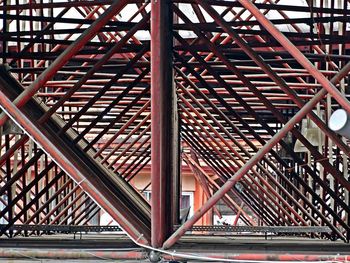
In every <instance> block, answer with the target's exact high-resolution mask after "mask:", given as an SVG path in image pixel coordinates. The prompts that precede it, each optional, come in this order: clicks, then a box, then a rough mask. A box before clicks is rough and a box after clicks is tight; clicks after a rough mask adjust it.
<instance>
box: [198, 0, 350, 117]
mask: <svg viewBox="0 0 350 263" xmlns="http://www.w3.org/2000/svg"><path fill="white" fill-rule="evenodd" d="M203 2H206V1H203ZM239 2H240V3H241V5H242V6H243V7H245V8H246V9H248V10H249V11H250V12H251V13H252V14H253V15H254V17H255V18H256V19H257V20H258V21H259V22H260V24H261V25H262V26H263V27H264V28H265V29H266V30H267V31H268V32H270V34H271V35H272V36H273V37H274V38H275V39H276V40H277V41H278V42H279V43H280V44H281V45H282V46H283V47H284V48H285V49H286V50H287V51H288V52H289V53H290V54H291V55H292V56H293V57H294V58H295V59H296V60H297V61H298V62H299V63H300V65H302V66H303V67H304V68H305V69H306V70H307V71H308V72H309V73H310V74H311V75H312V76H313V77H314V78H315V79H317V81H318V82H319V83H320V84H321V85H322V87H323V88H324V89H326V90H327V91H328V92H329V93H330V94H331V95H332V96H333V97H334V99H335V100H336V101H337V102H338V103H339V104H340V105H341V106H342V107H343V108H344V109H345V110H346V111H347V112H350V102H349V101H348V100H347V99H346V98H345V97H344V95H343V94H342V93H341V92H340V91H339V90H338V89H337V88H336V87H335V86H334V85H333V84H332V83H331V82H330V81H329V80H328V79H327V78H326V77H325V76H324V75H323V74H322V73H321V72H319V71H318V69H317V68H316V67H315V66H314V65H313V64H312V63H311V62H310V61H309V60H308V59H307V58H306V57H305V56H304V55H303V53H301V51H300V50H299V49H298V48H297V47H296V46H295V45H293V43H291V42H290V40H289V39H288V38H287V37H286V36H284V35H283V33H282V32H281V31H279V30H278V29H277V27H276V26H275V25H274V24H272V22H271V21H269V20H268V19H267V18H266V17H265V16H264V15H263V14H262V13H261V12H260V10H259V9H258V8H257V7H256V6H255V5H254V4H253V3H252V2H251V1H250V0H239Z"/></svg>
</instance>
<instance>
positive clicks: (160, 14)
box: [151, 0, 179, 247]
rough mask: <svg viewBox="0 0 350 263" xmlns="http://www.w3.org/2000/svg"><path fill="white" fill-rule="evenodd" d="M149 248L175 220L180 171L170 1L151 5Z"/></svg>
mask: <svg viewBox="0 0 350 263" xmlns="http://www.w3.org/2000/svg"><path fill="white" fill-rule="evenodd" d="M151 8H152V9H151V114H152V115H151V116H152V117H151V118H152V125H151V130H152V131H151V132H152V142H151V143H152V144H151V145H152V146H151V158H152V159H151V160H152V168H151V183H152V186H151V187H152V197H151V199H152V200H151V203H152V224H151V226H152V231H151V233H152V246H153V247H161V246H162V245H163V242H164V241H165V240H166V239H167V238H168V237H169V235H170V234H171V232H172V230H173V229H172V228H173V224H174V223H176V221H177V220H178V197H179V180H178V178H179V176H178V174H179V169H178V163H179V161H178V137H177V136H178V126H177V116H176V114H177V111H176V96H175V90H174V80H173V68H172V43H173V38H172V21H173V20H172V19H173V18H172V10H171V1H169V0H152V5H151Z"/></svg>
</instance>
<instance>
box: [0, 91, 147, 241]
mask: <svg viewBox="0 0 350 263" xmlns="http://www.w3.org/2000/svg"><path fill="white" fill-rule="evenodd" d="M0 104H1V108H2V109H3V110H4V111H5V112H6V113H7V114H9V115H10V116H11V117H12V118H13V120H14V121H15V122H16V123H17V124H18V125H19V126H20V127H22V128H23V129H24V130H25V131H26V132H27V133H28V134H30V135H31V136H33V138H34V139H35V141H36V142H37V143H38V144H39V145H40V146H41V147H42V148H43V149H45V151H47V153H48V154H49V155H50V156H52V157H53V158H54V160H55V162H57V163H58V164H59V165H60V166H61V167H62V168H64V169H65V171H66V172H67V174H69V175H70V176H71V177H72V178H74V180H75V181H76V182H78V184H79V185H80V186H81V187H82V188H83V189H84V190H85V191H86V192H87V193H88V194H89V195H90V196H91V197H92V198H93V199H94V200H95V201H96V202H97V203H99V204H100V205H102V206H103V208H104V209H105V211H107V212H108V213H109V214H110V215H111V216H112V217H113V218H115V219H116V220H117V219H118V220H117V221H118V222H119V223H120V225H121V226H122V227H123V229H124V230H125V231H126V232H127V233H128V234H129V235H130V236H131V237H132V238H133V239H134V240H138V242H139V243H143V244H148V240H147V239H146V238H145V237H144V236H143V233H140V232H139V231H138V229H136V228H135V226H133V225H132V224H130V222H129V220H128V219H127V218H125V217H124V216H123V215H122V214H121V213H120V212H119V211H117V210H116V208H115V205H113V204H112V203H111V202H110V201H109V200H108V199H107V198H106V197H104V195H103V193H102V192H100V191H99V190H98V189H97V188H96V187H95V186H94V185H93V184H91V183H90V182H89V181H88V180H86V177H85V176H84V175H83V174H81V172H80V171H79V170H78V169H77V167H75V165H74V164H73V163H72V161H73V160H69V159H68V158H67V157H66V156H65V155H64V154H63V153H62V152H61V151H60V150H59V149H58V148H57V147H56V146H55V145H53V144H52V143H51V142H50V140H49V139H48V138H47V137H46V136H45V135H44V134H43V132H41V131H40V130H39V128H38V127H36V126H35V125H34V124H33V122H31V121H30V120H29V119H28V118H27V117H26V116H25V115H24V114H23V113H22V112H21V111H20V110H19V109H18V108H17V107H16V105H14V103H13V102H11V101H10V100H9V99H8V98H7V96H6V95H5V94H4V93H3V92H1V91H0Z"/></svg>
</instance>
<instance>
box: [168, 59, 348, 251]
mask: <svg viewBox="0 0 350 263" xmlns="http://www.w3.org/2000/svg"><path fill="white" fill-rule="evenodd" d="M349 71H350V63H348V64H347V65H346V66H345V67H344V68H343V69H342V70H341V71H340V72H339V73H338V74H337V75H336V76H335V77H333V78H332V80H331V81H332V82H333V83H337V82H338V81H339V80H340V79H342V78H343V77H344V76H346V75H347V74H348V72H349ZM326 93H327V90H326V89H323V90H321V91H319V92H318V93H317V94H316V95H315V97H314V98H312V99H311V100H310V101H309V102H307V103H306V104H305V106H304V107H303V108H301V109H300V111H298V112H297V113H296V114H295V115H294V117H293V118H291V119H290V120H289V121H288V122H287V123H286V124H285V125H284V126H283V128H282V129H281V130H279V131H278V132H277V133H276V134H275V135H274V136H273V137H272V138H271V139H270V140H269V141H268V142H267V143H266V144H265V145H264V146H263V147H262V148H260V150H259V151H258V152H257V153H256V154H255V155H254V156H253V157H252V158H251V159H249V161H248V162H246V163H245V164H244V165H243V166H242V167H241V168H240V169H239V170H238V171H237V172H236V173H235V174H234V175H233V176H232V177H231V178H230V179H228V180H227V182H226V183H225V184H224V185H223V186H222V187H221V188H220V190H218V191H217V192H216V193H215V194H214V195H213V196H212V197H211V198H210V199H209V200H208V201H207V202H206V203H205V204H204V205H203V206H202V208H201V209H200V210H198V211H196V213H195V214H194V215H193V216H192V217H191V218H190V219H189V220H188V221H186V223H185V224H183V225H182V226H181V227H180V228H178V229H177V230H176V231H175V233H174V234H173V235H172V236H171V237H170V238H168V239H167V241H166V242H164V245H163V248H166V249H167V248H170V247H171V246H172V245H174V244H175V242H176V241H177V240H179V238H181V237H182V236H183V235H184V234H185V233H186V231H187V230H189V229H190V228H191V227H192V226H193V224H194V223H195V222H197V220H198V219H199V218H201V217H202V216H203V215H204V214H205V213H206V212H207V211H208V210H209V209H211V208H212V207H213V205H215V204H216V203H217V202H218V201H219V200H220V199H221V198H222V197H223V196H224V195H225V194H226V193H227V192H228V191H230V189H231V188H232V187H233V186H234V185H235V184H236V182H238V181H239V180H240V179H241V178H242V177H243V176H244V175H245V174H247V173H248V172H249V170H250V169H251V168H252V167H253V166H254V165H256V164H257V163H258V162H259V161H260V160H261V159H262V158H263V157H264V155H265V154H266V153H268V152H269V151H270V150H271V149H272V148H273V147H274V146H275V145H276V144H277V143H278V142H279V141H281V140H282V139H283V138H284V136H285V135H286V134H287V133H288V132H289V131H290V130H291V129H292V128H293V127H294V125H296V124H297V123H299V122H300V121H301V120H302V119H303V118H304V117H305V115H306V114H308V113H309V112H310V111H312V110H313V108H314V107H315V106H316V104H317V103H318V102H319V101H320V100H321V99H323V98H324V96H325V94H326ZM340 236H342V234H341V233H340Z"/></svg>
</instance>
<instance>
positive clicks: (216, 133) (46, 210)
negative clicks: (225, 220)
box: [0, 0, 350, 248]
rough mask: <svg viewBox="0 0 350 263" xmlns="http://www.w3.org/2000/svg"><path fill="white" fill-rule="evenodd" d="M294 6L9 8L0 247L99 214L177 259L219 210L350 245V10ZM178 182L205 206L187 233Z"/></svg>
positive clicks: (346, 6) (349, 6) (4, 9)
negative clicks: (336, 121)
mask: <svg viewBox="0 0 350 263" xmlns="http://www.w3.org/2000/svg"><path fill="white" fill-rule="evenodd" d="M288 2H289V1H282V0H261V1H258V0H256V1H248V0H239V1H216V0H215V1H214V0H213V1H209V0H206V1H203V0H201V1H200V0H189V1H151V2H150V3H149V2H148V1H146V2H145V1H126V0H115V1H110V0H100V1H60V2H58V1H52V0H48V1H44V0H41V1H36V0H35V1H25V0H3V1H1V11H0V19H1V21H2V22H1V27H2V31H1V35H0V38H1V43H2V45H1V52H2V64H3V66H2V68H1V75H0V92H1V93H0V97H1V98H0V106H1V108H2V113H1V115H0V125H1V127H2V130H1V157H0V165H1V178H0V180H1V182H0V202H1V206H0V207H1V211H0V218H1V220H2V222H1V223H2V224H3V225H2V227H1V230H0V235H6V236H10V237H12V236H16V235H32V234H36V232H35V231H31V232H30V231H29V232H28V231H27V230H23V231H16V230H14V228H13V226H14V225H29V224H31V225H89V224H90V225H91V224H93V222H94V221H93V219H94V218H95V217H96V215H98V213H99V211H100V208H102V209H103V210H105V211H106V212H107V213H108V214H109V215H110V216H111V217H112V218H113V219H114V220H116V221H117V222H118V223H119V224H120V226H121V227H122V228H123V230H125V232H126V233H127V234H128V235H129V236H130V237H131V238H132V239H133V240H137V242H139V243H141V244H146V245H152V246H153V247H163V248H170V247H172V246H173V245H174V244H175V243H176V242H177V241H178V240H179V238H181V237H182V236H183V235H184V234H185V232H186V231H188V230H190V229H191V228H192V226H193V225H194V224H195V223H196V222H197V221H198V220H199V219H200V218H201V217H202V216H203V215H204V214H205V213H206V212H208V211H213V212H214V213H215V214H216V215H218V216H219V217H220V216H221V213H220V211H219V209H218V207H217V206H216V205H217V203H218V202H219V201H220V203H223V204H225V205H226V206H227V207H229V208H230V209H231V210H232V211H233V212H232V213H233V214H235V215H236V217H237V220H238V218H240V219H241V220H242V222H243V223H244V224H245V225H247V226H252V227H254V226H258V225H263V226H315V227H320V226H325V227H328V228H329V230H330V232H328V233H317V234H315V235H312V236H313V237H317V238H328V239H340V240H344V241H349V239H350V218H349V212H350V206H349V190H350V182H349V176H348V171H349V169H348V157H349V153H350V147H349V143H348V141H347V139H346V138H343V137H340V136H338V135H337V134H335V133H334V132H333V131H331V130H330V129H329V128H328V120H329V117H330V115H331V114H332V112H333V111H334V110H336V109H338V108H343V109H345V110H346V111H348V112H350V103H349V101H348V96H349V95H348V94H349V77H348V72H349V71H350V64H349V63H348V62H349V58H350V54H349V52H350V51H349V50H350V47H349V43H350V39H349V36H350V35H349V30H350V25H349V17H350V1H348V0H338V1H335V0H330V1H318V0H312V1H303V0H299V1H295V4H296V5H288ZM181 167H182V170H183V169H187V170H189V171H191V173H192V174H193V176H194V178H195V180H196V181H197V182H198V184H199V185H201V187H202V191H203V192H204V195H205V197H206V200H207V201H206V202H204V203H203V206H202V208H201V209H200V210H198V211H195V212H194V215H193V216H192V217H191V218H190V219H188V221H187V222H186V223H185V224H182V225H180V226H179V224H180V222H179V218H180V215H179V207H180V204H179V202H180V201H179V196H180V185H181V184H180V181H181ZM149 169H151V180H150V181H149V182H148V184H147V186H146V187H145V188H144V189H141V190H140V189H138V188H137V187H136V186H135V185H134V184H133V181H134V180H135V178H137V177H141V176H143V174H144V172H145V171H149ZM149 186H151V188H152V200H151V202H152V204H149V203H148V202H147V200H145V199H144V198H143V197H142V193H143V192H144V191H146V190H147V189H149ZM151 206H152V207H153V208H154V209H151ZM236 223H237V222H236ZM304 234H305V233H303V235H304Z"/></svg>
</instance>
